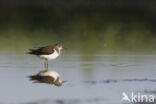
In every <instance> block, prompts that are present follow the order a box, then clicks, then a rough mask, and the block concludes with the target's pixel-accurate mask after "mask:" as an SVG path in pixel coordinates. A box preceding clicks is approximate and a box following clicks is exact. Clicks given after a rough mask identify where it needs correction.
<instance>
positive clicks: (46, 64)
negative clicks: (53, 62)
mask: <svg viewBox="0 0 156 104" xmlns="http://www.w3.org/2000/svg"><path fill="white" fill-rule="evenodd" d="M45 66H46V71H48V60H46V62H45Z"/></svg>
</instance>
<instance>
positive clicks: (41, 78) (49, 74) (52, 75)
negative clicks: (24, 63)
mask: <svg viewBox="0 0 156 104" xmlns="http://www.w3.org/2000/svg"><path fill="white" fill-rule="evenodd" d="M29 78H30V80H32V81H33V82H34V83H47V84H54V85H56V86H62V84H63V83H64V82H66V81H62V80H61V78H60V75H59V74H58V73H57V72H56V71H54V70H44V71H40V72H39V73H37V74H35V75H31V76H29Z"/></svg>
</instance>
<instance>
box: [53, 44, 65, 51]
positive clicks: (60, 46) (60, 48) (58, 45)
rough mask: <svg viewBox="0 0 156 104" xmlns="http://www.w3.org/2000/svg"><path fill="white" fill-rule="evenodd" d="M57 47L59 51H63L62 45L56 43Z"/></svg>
mask: <svg viewBox="0 0 156 104" xmlns="http://www.w3.org/2000/svg"><path fill="white" fill-rule="evenodd" d="M55 47H56V48H58V49H59V50H62V49H63V46H62V44H61V43H56V44H55Z"/></svg>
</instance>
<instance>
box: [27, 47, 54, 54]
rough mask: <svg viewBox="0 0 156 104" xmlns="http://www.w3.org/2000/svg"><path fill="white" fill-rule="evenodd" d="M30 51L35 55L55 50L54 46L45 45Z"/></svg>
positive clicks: (50, 52)
mask: <svg viewBox="0 0 156 104" xmlns="http://www.w3.org/2000/svg"><path fill="white" fill-rule="evenodd" d="M29 50H30V52H28V53H29V54H33V55H49V54H52V53H53V52H54V46H45V47H40V48H38V49H29Z"/></svg>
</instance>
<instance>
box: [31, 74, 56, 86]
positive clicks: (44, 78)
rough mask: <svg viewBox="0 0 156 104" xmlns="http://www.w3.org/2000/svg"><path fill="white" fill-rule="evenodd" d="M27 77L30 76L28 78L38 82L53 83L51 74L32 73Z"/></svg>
mask: <svg viewBox="0 0 156 104" xmlns="http://www.w3.org/2000/svg"><path fill="white" fill-rule="evenodd" d="M29 78H31V79H30V80H33V81H38V83H49V84H54V78H53V77H51V76H39V75H33V76H29Z"/></svg>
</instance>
